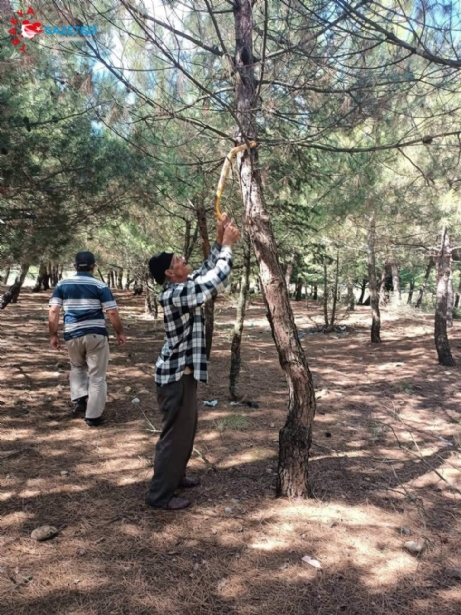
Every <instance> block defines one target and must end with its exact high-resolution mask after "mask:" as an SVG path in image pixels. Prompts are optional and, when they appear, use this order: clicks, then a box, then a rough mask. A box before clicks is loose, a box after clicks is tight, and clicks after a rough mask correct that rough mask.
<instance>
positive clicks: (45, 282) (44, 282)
mask: <svg viewBox="0 0 461 615" xmlns="http://www.w3.org/2000/svg"><path fill="white" fill-rule="evenodd" d="M49 280H50V275H49V273H48V269H47V266H46V263H43V262H42V263H40V265H39V268H38V276H37V280H36V282H35V286H34V287H33V289H32V292H34V293H39V292H40V291H41V290H42V286H43V290H49V288H50V284H49Z"/></svg>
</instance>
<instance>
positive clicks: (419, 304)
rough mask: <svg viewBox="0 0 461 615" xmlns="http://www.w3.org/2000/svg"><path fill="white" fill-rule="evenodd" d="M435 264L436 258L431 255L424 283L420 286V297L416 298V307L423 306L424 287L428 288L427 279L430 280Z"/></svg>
mask: <svg viewBox="0 0 461 615" xmlns="http://www.w3.org/2000/svg"><path fill="white" fill-rule="evenodd" d="M433 266H434V259H433V258H432V256H431V258H430V259H429V262H428V263H427V267H426V273H425V274H424V280H423V283H422V284H421V286H420V287H419V291H418V298H417V299H416V303H415V307H416V308H420V307H421V303H422V301H423V295H424V289H425V288H426V284H427V281H428V280H429V275H430V273H431V269H432V267H433Z"/></svg>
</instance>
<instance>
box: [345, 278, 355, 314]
mask: <svg viewBox="0 0 461 615" xmlns="http://www.w3.org/2000/svg"><path fill="white" fill-rule="evenodd" d="M346 301H347V306H348V307H347V309H348V310H350V311H351V312H353V311H354V310H355V294H354V285H353V284H352V283H351V282H349V283H348V285H347V299H346Z"/></svg>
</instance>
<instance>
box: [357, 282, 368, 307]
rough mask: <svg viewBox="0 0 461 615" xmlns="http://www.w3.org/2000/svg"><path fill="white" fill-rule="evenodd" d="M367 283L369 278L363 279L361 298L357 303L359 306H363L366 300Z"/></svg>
mask: <svg viewBox="0 0 461 615" xmlns="http://www.w3.org/2000/svg"><path fill="white" fill-rule="evenodd" d="M367 282H368V279H367V278H363V280H362V287H361V289H360V297H359V300H358V301H357V303H358V304H359V305H363V300H364V299H365V291H366V288H367Z"/></svg>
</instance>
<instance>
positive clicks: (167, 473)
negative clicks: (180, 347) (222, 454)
mask: <svg viewBox="0 0 461 615" xmlns="http://www.w3.org/2000/svg"><path fill="white" fill-rule="evenodd" d="M157 399H158V403H159V406H160V410H161V411H162V415H163V430H162V434H161V436H160V439H159V441H158V442H157V447H156V449H155V460H154V476H153V478H152V481H151V483H150V487H149V500H150V501H151V503H152V504H153V505H154V506H158V507H159V508H160V507H162V506H165V504H168V502H169V501H170V500H171V498H172V497H173V495H174V492H175V490H176V489H177V488H178V485H179V483H180V481H181V479H182V478H183V477H184V475H185V473H186V466H187V462H188V461H189V459H190V456H191V455H192V450H193V448H194V439H195V432H196V431H197V381H196V380H195V378H194V376H193V374H189V375H184V376H182V378H181V379H180V380H178V381H177V382H170V383H169V384H165V385H164V386H162V387H159V386H158V387H157Z"/></svg>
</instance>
